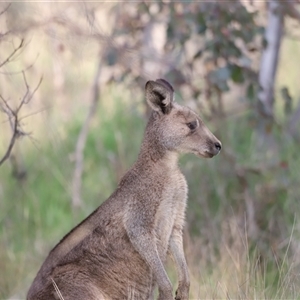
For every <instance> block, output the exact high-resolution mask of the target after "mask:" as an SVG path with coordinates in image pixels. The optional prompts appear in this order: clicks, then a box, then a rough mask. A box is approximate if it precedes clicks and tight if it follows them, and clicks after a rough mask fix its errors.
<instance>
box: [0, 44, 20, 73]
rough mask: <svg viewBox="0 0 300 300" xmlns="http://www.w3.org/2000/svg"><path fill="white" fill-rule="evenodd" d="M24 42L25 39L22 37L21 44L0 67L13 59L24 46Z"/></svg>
mask: <svg viewBox="0 0 300 300" xmlns="http://www.w3.org/2000/svg"><path fill="white" fill-rule="evenodd" d="M23 43H24V40H23V39H22V40H21V42H20V44H19V46H18V47H17V48H15V49H14V50H13V51H12V53H11V54H10V55H9V56H8V57H7V58H6V59H5V60H4V61H3V62H2V63H0V68H1V67H2V66H4V65H5V64H7V63H9V62H10V61H11V58H12V57H13V56H14V55H15V54H16V53H17V52H18V51H19V50H20V49H21V48H22V47H23Z"/></svg>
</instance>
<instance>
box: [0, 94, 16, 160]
mask: <svg viewBox="0 0 300 300" xmlns="http://www.w3.org/2000/svg"><path fill="white" fill-rule="evenodd" d="M1 99H2V101H3V102H4V104H5V106H6V109H7V110H5V112H6V113H7V114H8V115H9V119H10V120H11V114H12V115H13V116H14V123H13V124H12V127H13V135H12V137H11V139H10V143H9V145H8V148H7V150H6V152H5V154H4V156H3V157H2V158H1V160H0V166H1V165H2V164H3V163H4V162H5V161H6V160H7V159H8V158H9V156H10V153H11V150H12V149H13V147H14V144H15V142H16V139H17V137H18V135H19V132H18V115H17V114H15V113H14V111H13V110H12V109H11V108H10V107H9V106H8V104H7V101H5V100H4V98H3V97H2V96H1ZM2 108H3V106H2Z"/></svg>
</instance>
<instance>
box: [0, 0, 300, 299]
mask: <svg viewBox="0 0 300 300" xmlns="http://www.w3.org/2000/svg"><path fill="white" fill-rule="evenodd" d="M297 9H298V7H297V3H296V1H295V2H294V1H293V0H288V1H286V2H284V3H281V2H279V1H277V0H272V1H268V2H267V1H266V2H263V1H259V2H258V1H251V0H249V1H248V0H247V1H246V0H245V1H239V0H232V1H226V2H225V1H209V2H180V1H179V2H170V1H162V2H161V1H152V2H148V1H140V2H135V3H129V2H128V3H121V2H120V3H110V2H107V3H105V2H102V3H85V2H77V3H73V2H65V3H56V2H54V1H53V2H48V3H29V2H14V3H11V4H9V3H1V5H0V12H1V15H0V23H1V27H0V28H1V32H0V49H1V51H0V96H1V97H0V109H1V110H0V270H1V271H0V299H8V298H10V299H21V298H24V297H25V295H26V291H27V289H28V287H29V285H30V283H31V281H32V280H33V277H34V276H35V274H36V273H37V271H38V269H39V267H40V265H41V263H42V261H43V260H44V259H45V257H46V255H47V254H48V252H49V250H50V249H51V248H52V247H53V246H54V245H55V244H56V243H57V242H58V240H59V239H60V238H62V237H63V235H64V234H66V233H67V232H68V231H69V230H70V229H71V228H72V227H73V226H75V225H76V224H78V223H79V222H80V221H81V220H82V219H83V218H85V217H86V216H87V215H88V214H89V213H91V212H92V211H93V210H94V209H95V208H96V207H97V206H98V205H100V204H101V203H102V202H103V201H104V200H105V199H106V198H107V197H108V196H109V195H110V194H111V193H112V192H113V190H114V189H115V187H116V185H117V183H118V181H119V179H120V178H121V177H122V175H123V174H124V173H125V172H126V170H127V169H128V168H129V167H130V166H131V164H132V163H133V162H134V160H135V158H136V157H137V154H138V151H139V146H140V143H141V139H142V136H143V130H144V129H143V128H144V127H145V124H146V121H147V116H148V114H149V111H148V108H147V107H146V105H145V99H144V96H143V90H144V85H145V83H146V81H147V80H149V79H156V78H166V79H168V80H169V81H170V82H171V83H172V85H173V86H174V87H175V90H176V99H177V101H179V102H180V103H183V104H185V105H188V106H190V107H191V108H193V109H194V110H196V111H197V112H199V114H200V115H201V116H202V117H203V119H204V120H205V122H206V123H207V125H208V127H209V128H210V129H211V130H212V131H213V132H214V133H215V134H216V136H217V137H218V138H219V139H220V140H221V141H222V143H223V150H222V153H221V154H220V155H219V156H218V157H216V158H214V159H213V160H205V159H202V160H201V159H199V158H197V157H194V156H192V155H190V156H186V157H183V158H182V159H181V161H180V164H181V168H182V170H183V172H184V174H185V175H186V177H187V181H188V184H189V202H188V209H187V226H186V232H185V248H186V256H187V260H188V264H189V267H190V272H191V277H192V286H191V294H190V296H191V299H199V298H202V299H219V298H227V299H237V298H243V299H245V298H248V299H254V298H259V299H267V298H269V299H271V298H273V299H274V298H279V299H287V298H289V299H291V298H294V299H296V298H297V299H298V298H299V293H300V289H299V283H300V280H299V274H300V265H299V263H300V260H299V257H300V255H299V254H300V247H299V245H300V244H299V241H300V219H299V217H300V216H299V213H300V206H299V201H300V184H299V183H300V182H299V172H300V171H299V170H300V158H299V154H298V153H299V150H298V148H299V141H300V102H299V98H300V85H299V78H300V68H299V64H298V60H297V59H298V58H299V57H300V34H299V20H300V14H299V12H298V10H297ZM169 272H170V276H171V277H172V278H173V279H174V281H176V277H175V276H174V270H173V269H172V265H171V264H170V268H169Z"/></svg>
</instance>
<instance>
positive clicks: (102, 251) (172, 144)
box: [27, 79, 221, 300]
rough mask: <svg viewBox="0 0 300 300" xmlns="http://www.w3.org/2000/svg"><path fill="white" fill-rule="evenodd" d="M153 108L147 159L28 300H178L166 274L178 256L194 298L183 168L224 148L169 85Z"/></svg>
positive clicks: (182, 289)
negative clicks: (184, 161)
mask: <svg viewBox="0 0 300 300" xmlns="http://www.w3.org/2000/svg"><path fill="white" fill-rule="evenodd" d="M145 94H146V100H147V103H148V105H150V107H151V108H152V113H151V116H150V118H149V121H148V124H147V127H146V130H145V134H144V139H143V142H142V145H141V149H140V153H139V155H138V158H137V160H136V162H135V163H134V165H133V166H132V168H131V169H130V170H129V171H128V172H127V173H126V174H125V175H124V177H123V178H122V179H121V181H120V183H119V185H118V187H117V189H116V190H115V191H114V192H113V194H112V195H111V196H110V197H109V198H108V199H107V200H106V201H105V202H104V203H102V204H101V205H100V206H99V207H98V208H97V209H96V210H95V211H94V212H93V213H92V214H91V215H90V216H88V217H87V218H86V219H85V220H84V221H82V222H81V223H80V224H79V225H78V226H77V227H75V228H74V229H73V230H71V232H70V233H68V234H67V235H66V236H65V237H64V238H63V239H62V240H61V241H60V242H59V243H58V244H57V245H56V246H55V247H54V248H53V250H52V251H51V252H50V254H49V255H48V257H47V258H46V260H45V262H44V263H43V265H42V267H41V268H40V270H39V272H38V274H37V276H36V278H35V279H34V281H33V283H32V285H31V287H30V289H29V292H28V295H27V299H28V300H39V299H41V300H42V299H43V300H48V299H49V300H50V299H64V300H69V299H70V300H71V299H72V300H77V299H78V300H85V299H95V300H96V299H116V300H120V299H138V300H140V299H153V298H154V290H155V288H156V286H158V292H159V294H158V299H160V300H171V299H173V297H174V296H173V288H172V284H171V282H170V279H169V278H168V275H167V273H166V270H165V268H164V262H165V260H166V257H167V254H170V255H171V256H172V257H173V260H174V262H175V265H176V270H177V275H178V282H179V284H178V289H177V291H176V295H175V299H177V300H186V299H188V298H189V286H190V281H189V274H188V268H187V263H186V260H185V256H184V251H183V242H182V235H183V226H184V219H185V209H186V202H187V192H188V187H187V183H186V180H185V178H184V175H183V174H182V173H181V171H180V169H179V167H178V156H179V154H181V153H194V154H196V155H198V156H203V157H207V158H211V157H213V156H215V155H217V154H218V153H219V152H220V150H221V142H220V141H219V140H218V139H217V138H216V137H215V136H214V135H213V134H212V133H211V132H210V131H209V129H208V128H207V127H206V126H205V125H204V123H203V121H202V120H201V119H200V117H199V116H197V114H196V113H195V112H193V111H192V110H191V109H189V108H187V107H185V106H181V105H179V104H178V103H176V102H175V101H174V90H173V87H172V86H171V85H170V84H169V83H168V82H167V81H166V80H163V79H158V80H156V81H148V82H147V83H146V86H145Z"/></svg>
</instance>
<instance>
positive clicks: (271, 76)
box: [258, 0, 283, 118]
mask: <svg viewBox="0 0 300 300" xmlns="http://www.w3.org/2000/svg"><path fill="white" fill-rule="evenodd" d="M282 32H283V7H282V4H281V3H280V2H279V0H271V1H270V2H269V12H268V25H267V27H266V33H265V39H266V42H267V46H266V48H265V50H264V52H263V55H262V58H261V63H260V71H259V84H260V87H261V91H260V92H259V94H258V100H259V104H260V112H261V113H262V115H263V116H264V117H267V118H272V117H273V106H274V83H275V76H276V71H277V65H278V57H279V50H280V44H281V38H282Z"/></svg>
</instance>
